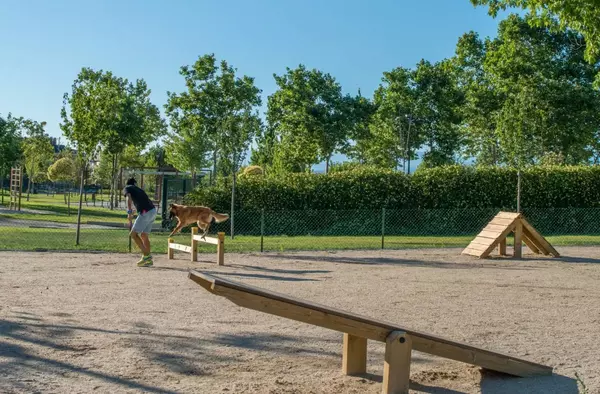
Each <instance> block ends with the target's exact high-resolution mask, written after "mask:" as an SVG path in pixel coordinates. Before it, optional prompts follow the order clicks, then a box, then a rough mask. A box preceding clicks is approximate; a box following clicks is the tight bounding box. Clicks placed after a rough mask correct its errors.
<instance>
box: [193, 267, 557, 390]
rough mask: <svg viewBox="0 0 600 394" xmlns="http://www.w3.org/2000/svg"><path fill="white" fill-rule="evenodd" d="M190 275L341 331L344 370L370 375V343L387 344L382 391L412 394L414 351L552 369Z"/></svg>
mask: <svg viewBox="0 0 600 394" xmlns="http://www.w3.org/2000/svg"><path fill="white" fill-rule="evenodd" d="M188 277H189V278H190V279H191V280H193V281H194V282H196V283H197V284H199V285H200V286H202V287H203V288H204V289H206V290H207V291H209V292H211V293H213V294H215V295H218V296H222V297H225V298H227V299H228V300H230V301H231V302H233V303H234V304H236V305H239V306H241V307H245V308H249V309H253V310H256V311H259V312H264V313H269V314H272V315H275V316H280V317H285V318H288V319H292V320H297V321H300V322H303V323H308V324H312V325H315V326H319V327H324V328H328V329H331V330H335V331H339V332H341V333H343V354H342V371H343V373H344V374H346V375H360V374H364V373H366V367H367V340H374V341H379V342H383V343H385V344H386V345H385V357H384V358H385V359H384V372H383V389H382V392H383V393H386V394H387V393H408V390H409V382H410V364H411V352H412V350H416V351H419V352H423V353H428V354H432V355H434V356H439V357H444V358H447V359H451V360H456V361H460V362H464V363H468V364H472V365H477V366H479V367H482V368H484V369H488V370H492V371H497V372H501V373H505V374H509V375H514V376H519V377H532V376H539V375H552V367H549V366H545V365H542V364H536V363H533V362H531V361H527V360H523V359H520V358H516V357H513V356H510V355H506V354H501V353H496V352H492V351H489V350H485V349H481V348H478V347H475V346H471V345H468V344H464V343H460V342H455V341H451V340H448V339H444V338H441V337H438V336H434V335H431V334H426V333H422V332H419V331H415V330H410V329H407V328H404V327H401V326H398V325H396V324H393V323H388V322H385V321H381V320H374V319H370V318H368V317H364V316H360V315H355V314H352V313H350V312H346V311H341V310H337V309H333V308H330V307H327V306H324V305H319V304H316V303H312V302H308V301H304V300H300V299H297V298H293V297H289V296H286V295H283V294H279V293H274V292H271V291H268V290H264V289H261V288H258V287H254V286H249V285H245V284H243V283H239V282H234V281H230V280H226V279H222V278H219V277H216V276H212V275H208V274H204V273H200V272H196V271H190V273H189V275H188Z"/></svg>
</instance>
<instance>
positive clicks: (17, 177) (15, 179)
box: [8, 167, 23, 211]
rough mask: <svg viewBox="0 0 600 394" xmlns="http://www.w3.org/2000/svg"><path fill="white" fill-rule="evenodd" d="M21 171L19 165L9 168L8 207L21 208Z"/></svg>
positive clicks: (18, 209)
mask: <svg viewBox="0 0 600 394" xmlns="http://www.w3.org/2000/svg"><path fill="white" fill-rule="evenodd" d="M22 185H23V171H22V169H21V167H13V168H11V169H10V192H9V194H10V201H9V204H8V209H14V210H16V211H20V210H21V194H22V190H23V187H22Z"/></svg>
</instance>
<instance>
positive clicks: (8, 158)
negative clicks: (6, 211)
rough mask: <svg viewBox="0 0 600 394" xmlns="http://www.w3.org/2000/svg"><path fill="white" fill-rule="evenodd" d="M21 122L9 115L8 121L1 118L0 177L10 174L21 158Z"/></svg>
mask: <svg viewBox="0 0 600 394" xmlns="http://www.w3.org/2000/svg"><path fill="white" fill-rule="evenodd" d="M19 122H20V119H19V118H15V117H13V116H12V115H11V114H8V116H7V117H6V119H5V118H2V117H0V152H1V153H2V154H0V176H1V175H4V174H8V173H9V171H10V169H11V167H12V166H13V165H14V164H15V163H16V162H17V161H18V160H19V159H20V158H21V155H22V151H21V132H20V128H19ZM0 182H2V179H0Z"/></svg>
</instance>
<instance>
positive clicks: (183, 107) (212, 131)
mask: <svg viewBox="0 0 600 394" xmlns="http://www.w3.org/2000/svg"><path fill="white" fill-rule="evenodd" d="M180 74H181V75H182V76H183V77H184V79H185V84H186V87H187V91H185V92H182V93H180V94H176V93H171V92H168V96H169V98H168V102H167V104H166V106H165V109H166V113H167V116H168V117H169V120H170V125H171V128H172V129H173V133H171V134H170V135H169V139H168V140H167V142H166V145H165V149H166V153H167V159H168V161H169V162H170V163H171V164H172V165H174V166H176V167H178V168H181V169H187V170H190V171H192V172H196V171H197V170H199V169H201V168H202V167H203V166H204V165H206V164H207V161H208V159H209V155H210V156H212V162H213V173H214V174H215V176H216V174H217V173H218V174H220V175H222V176H229V175H231V176H232V194H231V199H232V212H231V216H230V222H231V235H232V236H233V223H234V220H233V204H234V199H235V182H236V179H235V176H236V173H237V170H238V169H239V166H240V164H241V163H242V162H243V160H244V158H245V154H246V152H247V150H248V147H249V145H250V142H251V141H252V139H253V138H254V136H256V135H258V134H259V132H260V129H261V127H262V125H261V122H260V118H259V117H258V112H257V108H258V107H259V106H260V105H261V98H260V93H261V90H260V89H258V88H257V87H256V86H255V85H254V78H251V77H249V76H247V75H243V76H238V75H236V74H237V70H236V69H235V68H234V67H232V66H231V65H229V64H228V63H227V62H226V61H225V60H222V61H220V62H217V59H216V57H215V55H214V54H208V55H204V56H200V57H199V58H198V60H197V61H196V62H195V63H194V65H193V66H183V67H181V69H180Z"/></svg>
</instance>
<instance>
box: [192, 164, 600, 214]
mask: <svg viewBox="0 0 600 394" xmlns="http://www.w3.org/2000/svg"><path fill="white" fill-rule="evenodd" d="M521 179H522V192H521V206H522V207H524V208H568V207H578V208H595V207H600V167H597V166H586V167H582V166H579V167H564V166H561V167H537V168H530V169H527V170H524V171H522V178H521ZM516 194H517V172H516V170H514V169H508V168H475V167H466V166H458V165H456V166H448V167H438V168H431V169H422V170H419V171H417V172H416V173H415V174H413V175H410V176H407V175H405V174H403V173H399V172H394V171H389V170H374V169H355V170H352V171H346V172H338V173H333V174H329V175H324V174H289V175H287V176H285V177H281V178H262V177H250V178H245V179H241V180H240V181H239V182H238V186H237V193H236V208H237V209H240V210H260V209H262V208H265V209H267V210H269V211H274V210H309V209H310V210H353V209H381V208H382V207H386V208H389V209H454V208H471V209H477V208H479V209H480V208H498V209H515V208H516ZM186 203H187V204H193V205H206V206H210V207H212V208H213V209H215V210H217V211H219V212H229V211H230V206H231V188H230V185H229V184H227V183H222V184H220V185H218V186H215V187H209V188H206V187H203V188H200V189H197V190H195V191H194V192H192V193H190V194H188V195H187V196H186Z"/></svg>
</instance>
